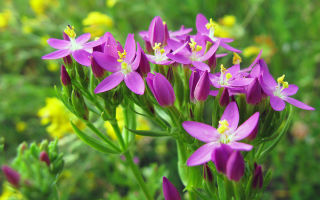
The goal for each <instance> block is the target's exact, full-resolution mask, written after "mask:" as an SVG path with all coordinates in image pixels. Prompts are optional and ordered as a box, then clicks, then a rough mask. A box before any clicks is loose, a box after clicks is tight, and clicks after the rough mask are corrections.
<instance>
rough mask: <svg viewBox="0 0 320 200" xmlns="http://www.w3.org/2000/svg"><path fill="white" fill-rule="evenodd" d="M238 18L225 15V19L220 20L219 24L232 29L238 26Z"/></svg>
mask: <svg viewBox="0 0 320 200" xmlns="http://www.w3.org/2000/svg"><path fill="white" fill-rule="evenodd" d="M236 21H237V19H236V17H235V16H233V15H225V16H224V17H223V18H221V19H219V23H220V24H221V25H224V26H229V27H232V26H234V25H235V24H236Z"/></svg>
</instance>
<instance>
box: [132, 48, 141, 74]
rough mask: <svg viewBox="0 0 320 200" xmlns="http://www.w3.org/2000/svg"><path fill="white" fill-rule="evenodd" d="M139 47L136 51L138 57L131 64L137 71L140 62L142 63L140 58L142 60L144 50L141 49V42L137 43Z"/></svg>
mask: <svg viewBox="0 0 320 200" xmlns="http://www.w3.org/2000/svg"><path fill="white" fill-rule="evenodd" d="M137 49H138V51H137V53H136V57H135V59H134V61H133V62H132V64H131V67H132V70H133V71H136V70H137V69H138V67H139V64H140V60H141V53H142V52H141V51H142V49H141V47H140V44H139V43H138V45H137Z"/></svg>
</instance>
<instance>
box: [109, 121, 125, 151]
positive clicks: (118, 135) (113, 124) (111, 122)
mask: <svg viewBox="0 0 320 200" xmlns="http://www.w3.org/2000/svg"><path fill="white" fill-rule="evenodd" d="M110 124H111V126H112V128H113V130H114V132H115V133H116V136H117V138H118V141H119V143H120V147H121V150H122V151H126V145H125V143H124V140H123V137H122V134H121V131H120V128H119V125H118V122H117V121H116V120H110Z"/></svg>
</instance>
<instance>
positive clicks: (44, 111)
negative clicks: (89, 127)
mask: <svg viewBox="0 0 320 200" xmlns="http://www.w3.org/2000/svg"><path fill="white" fill-rule="evenodd" d="M38 116H39V117H40V118H41V124H43V125H47V124H49V123H50V124H49V125H48V127H47V129H46V130H47V132H48V133H49V134H50V136H51V137H53V138H55V137H58V138H61V137H63V136H64V135H65V134H68V133H72V132H73V129H72V127H71V124H70V121H72V122H74V123H76V125H77V127H79V128H80V129H83V128H84V127H85V125H84V124H83V123H82V122H81V121H80V120H78V119H77V118H76V117H75V116H74V115H73V114H72V113H71V112H69V111H68V110H67V108H66V107H65V106H64V105H63V103H62V102H61V101H60V100H59V99H57V98H47V99H46V105H45V106H44V107H43V108H41V109H40V110H39V111H38Z"/></svg>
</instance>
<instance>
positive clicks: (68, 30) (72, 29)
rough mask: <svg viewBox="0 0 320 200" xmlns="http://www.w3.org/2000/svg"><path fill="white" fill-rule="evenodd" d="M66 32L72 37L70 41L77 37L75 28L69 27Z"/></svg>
mask: <svg viewBox="0 0 320 200" xmlns="http://www.w3.org/2000/svg"><path fill="white" fill-rule="evenodd" d="M64 32H65V34H67V35H68V36H69V37H70V39H71V38H75V37H76V36H77V34H76V32H75V31H74V26H70V25H68V26H67V27H66V29H64Z"/></svg>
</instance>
